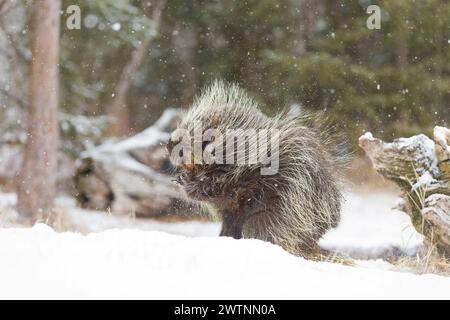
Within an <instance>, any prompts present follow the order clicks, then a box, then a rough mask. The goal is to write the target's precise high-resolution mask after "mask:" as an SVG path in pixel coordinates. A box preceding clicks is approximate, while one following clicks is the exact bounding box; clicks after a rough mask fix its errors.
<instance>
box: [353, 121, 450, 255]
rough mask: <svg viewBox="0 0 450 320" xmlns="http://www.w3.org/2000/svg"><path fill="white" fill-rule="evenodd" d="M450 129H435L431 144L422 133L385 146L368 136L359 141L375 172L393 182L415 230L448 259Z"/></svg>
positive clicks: (449, 236)
mask: <svg viewBox="0 0 450 320" xmlns="http://www.w3.org/2000/svg"><path fill="white" fill-rule="evenodd" d="M449 144H450V130H449V129H447V128H443V127H436V128H435V129H434V141H433V140H431V139H430V138H428V137H427V136H425V135H423V134H421V135H417V136H413V137H411V138H400V139H396V140H394V141H393V142H390V143H386V142H383V141H382V140H380V139H376V138H374V137H373V136H372V134H371V133H366V134H365V135H363V136H362V137H360V138H359V146H360V147H361V148H362V149H364V151H365V152H366V154H367V155H368V157H369V158H370V159H371V161H372V164H373V166H374V168H375V170H376V171H377V172H379V173H380V174H381V175H383V176H384V177H386V178H387V179H389V180H391V181H393V182H395V183H396V184H397V185H398V186H400V188H401V189H402V191H403V192H404V197H405V200H406V205H405V206H404V210H405V211H406V212H407V213H408V214H409V215H410V216H411V220H412V222H413V225H414V227H415V228H416V230H417V231H418V232H421V233H422V234H424V235H425V237H426V238H427V240H428V241H429V242H430V243H432V244H434V245H436V247H437V248H438V250H439V251H440V252H442V253H444V254H446V255H448V256H450V170H449V167H450V147H449Z"/></svg>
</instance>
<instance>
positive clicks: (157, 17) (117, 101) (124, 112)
mask: <svg viewBox="0 0 450 320" xmlns="http://www.w3.org/2000/svg"><path fill="white" fill-rule="evenodd" d="M164 6H165V0H160V1H159V2H158V3H157V4H156V7H155V8H154V9H153V14H152V20H153V24H154V28H155V31H156V32H152V33H148V34H147V36H146V37H145V38H144V40H143V41H142V43H141V44H140V45H139V46H138V47H137V48H136V49H135V50H134V51H133V53H132V54H131V58H130V60H129V61H128V62H127V64H126V65H125V67H124V68H123V71H122V74H121V76H120V79H119V82H118V83H117V85H116V87H115V89H114V97H113V100H112V101H111V102H110V104H109V106H108V109H107V114H108V116H110V117H111V118H112V119H113V122H112V123H111V125H110V126H109V128H108V134H109V135H111V136H127V135H130V134H131V133H132V132H130V114H129V110H128V105H127V94H128V91H129V89H130V87H131V81H132V80H133V75H134V74H135V73H136V71H137V69H138V68H139V66H140V65H141V64H142V61H143V60H144V58H145V54H146V52H147V50H148V47H149V46H150V44H151V43H152V40H153V39H154V38H155V36H156V35H157V31H158V29H159V25H160V23H161V13H162V10H163V9H164Z"/></svg>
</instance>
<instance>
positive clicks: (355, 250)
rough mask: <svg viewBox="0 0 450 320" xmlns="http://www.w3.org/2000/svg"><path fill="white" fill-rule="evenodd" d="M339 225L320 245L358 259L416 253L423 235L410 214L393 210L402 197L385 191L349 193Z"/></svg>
mask: <svg viewBox="0 0 450 320" xmlns="http://www.w3.org/2000/svg"><path fill="white" fill-rule="evenodd" d="M345 198H346V201H345V204H344V207H343V210H342V215H341V221H340V223H339V225H338V227H337V228H336V229H334V230H331V231H330V232H328V233H327V234H326V235H325V236H324V237H323V238H322V239H321V241H320V245H321V246H322V247H323V248H325V249H328V250H331V251H337V252H341V253H345V254H348V255H350V256H352V257H354V258H360V259H374V258H379V257H387V256H391V255H401V254H407V255H414V254H415V253H417V252H418V250H419V249H420V248H421V246H422V243H423V237H422V236H421V235H420V234H419V233H417V231H416V230H415V229H414V227H413V225H412V223H411V219H410V218H409V216H408V215H407V214H406V213H404V212H401V211H399V210H395V209H392V206H393V205H394V203H395V202H396V201H398V199H399V198H398V197H396V196H395V195H389V194H385V193H373V194H365V195H361V194H356V193H348V194H346V196H345Z"/></svg>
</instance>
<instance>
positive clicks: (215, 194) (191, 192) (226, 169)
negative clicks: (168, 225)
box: [167, 133, 251, 205]
mask: <svg viewBox="0 0 450 320" xmlns="http://www.w3.org/2000/svg"><path fill="white" fill-rule="evenodd" d="M174 136H175V137H174ZM180 145H183V142H182V141H181V139H178V137H176V133H175V135H172V137H171V139H170V140H169V142H168V144H167V149H168V151H169V154H172V152H174V147H176V146H180ZM208 145H209V143H208V142H203V143H202V146H201V151H202V153H203V152H204V150H205V149H206V148H208ZM186 150H188V151H186ZM199 150H200V149H199ZM191 151H192V150H191ZM176 152H178V151H176ZM183 152H189V147H188V148H185V149H184V150H183V149H182V150H180V151H179V155H180V156H181V157H183V156H185V154H183ZM192 159H193V157H192ZM171 160H172V157H171ZM192 162H193V161H192ZM192 162H183V161H181V162H176V161H173V160H172V163H173V164H174V165H175V166H176V167H177V169H178V175H177V177H176V181H177V182H178V183H179V184H180V185H181V186H182V187H183V189H184V190H185V192H186V194H187V195H188V196H189V197H190V198H192V199H194V200H199V201H207V202H211V203H215V204H219V205H221V204H224V205H225V203H228V202H229V201H234V200H236V199H237V198H238V197H239V196H240V195H242V193H243V192H244V190H248V189H247V187H248V184H249V183H250V181H251V177H250V176H246V177H244V176H241V177H239V179H237V180H236V179H233V178H234V176H233V175H234V174H235V173H236V169H237V168H236V166H235V165H232V164H217V163H209V164H206V163H204V162H202V163H201V164H200V163H198V164H194V163H192ZM241 181H243V183H242V182H241ZM244 185H245V186H244Z"/></svg>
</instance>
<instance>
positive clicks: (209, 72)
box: [0, 0, 450, 146]
mask: <svg viewBox="0 0 450 320" xmlns="http://www.w3.org/2000/svg"><path fill="white" fill-rule="evenodd" d="M159 1H160V0H152V1H137V0H136V1H134V0H101V1H100V0H93V1H86V0H78V1H75V0H64V1H63V5H62V14H61V19H62V24H61V25H62V30H61V61H60V73H61V94H60V109H61V111H62V112H64V115H65V117H64V116H63V118H64V119H63V120H62V122H61V123H65V124H66V125H65V126H66V128H67V126H68V123H70V121H69V120H68V119H70V116H75V117H78V118H76V119H78V120H79V119H80V118H79V117H82V116H86V117H95V116H101V115H110V116H111V115H112V116H114V115H117V114H120V113H117V112H111V110H116V111H117V110H119V111H124V112H123V114H122V115H121V116H118V117H117V118H116V119H111V121H116V122H115V123H116V124H117V125H118V126H119V127H120V126H122V128H121V129H119V130H118V131H117V130H113V134H119V135H123V134H131V133H133V132H137V131H140V130H142V129H143V128H145V127H147V126H148V125H150V124H151V123H152V122H153V121H154V120H156V119H157V118H158V117H159V116H160V115H161V113H162V112H163V110H165V109H166V108H168V107H187V106H188V105H189V104H190V103H191V101H192V99H193V97H194V95H195V94H196V93H198V91H199V89H200V88H201V87H202V86H204V85H205V84H207V83H208V82H210V81H211V80H212V79H215V78H224V79H226V80H229V81H235V82H238V83H239V84H241V85H242V86H243V87H245V88H246V89H247V90H248V91H249V92H250V93H251V94H252V95H254V96H255V97H256V98H257V100H258V101H259V102H260V103H261V105H262V108H263V109H264V110H265V111H266V112H267V113H269V114H274V113H276V112H278V111H280V110H281V109H283V108H285V107H289V106H290V105H293V104H296V105H300V106H301V107H302V108H304V109H305V110H326V111H327V114H329V115H330V117H331V118H333V120H334V121H335V122H336V123H337V124H338V126H339V128H341V129H342V131H343V132H344V133H345V134H346V135H347V136H348V137H349V139H350V140H351V141H352V142H354V141H355V140H356V139H355V138H356V137H357V136H358V135H360V134H361V133H362V132H364V131H366V130H370V131H373V132H375V133H376V134H377V136H380V137H382V138H385V139H392V138H393V137H394V136H395V137H397V136H402V135H411V134H415V133H418V132H425V133H429V134H430V133H431V129H432V127H433V126H434V125H443V126H448V125H449V122H450V112H449V110H450V59H449V58H450V56H449V55H450V28H449V26H450V2H449V1H447V0H423V1H411V0H393V1H375V0H359V1H339V0H338V1H335V0H278V1H275V0H246V1H244V0H239V1H237V0H236V1H232V0H223V1H216V0H192V1H183V0H167V1H165V2H164V6H163V8H162V9H161V12H162V13H161V20H160V21H159V22H158V21H157V19H155V16H154V15H153V13H154V10H155V8H157V7H158V6H160V4H159V3H160V2H159ZM31 2H32V1H25V0H24V1H13V0H0V132H1V134H0V141H2V142H5V141H19V142H20V141H22V142H23V140H24V136H23V132H24V125H25V123H26V122H25V115H26V112H25V111H26V110H27V108H28V107H29V97H28V86H29V63H30V59H31V53H30V39H29V33H30V24H29V16H30V12H31V11H30V10H31ZM74 4H75V5H79V6H80V8H81V17H82V23H81V29H80V30H69V29H67V28H66V27H65V19H67V17H68V14H67V13H65V10H66V8H67V7H68V6H69V5H74ZM370 4H377V5H379V6H380V7H381V10H382V22H381V30H369V29H367V27H366V20H367V18H368V16H369V15H368V14H367V13H366V11H365V9H366V7H367V6H368V5H370ZM148 39H151V41H148ZM139 48H144V49H145V50H143V51H144V52H143V56H142V59H141V61H138V62H139V63H137V64H134V65H133V61H132V59H133V56H135V53H136V52H137V51H138V50H139ZM130 63H131V65H133V68H132V72H131V74H132V75H131V77H129V78H127V79H126V80H127V81H128V83H127V86H126V87H125V88H126V90H125V91H126V93H127V94H126V98H125V101H120V99H122V96H121V93H120V90H119V89H118V88H120V83H121V81H123V79H124V74H126V72H127V69H126V68H127V65H128V66H130ZM121 79H122V80H121ZM117 106H119V107H117ZM68 121H69V122H68ZM124 126H125V127H126V128H127V130H124V129H123V127H124ZM69 127H72V128H76V127H77V126H76V125H69ZM102 130H103V129H102ZM97 133H98V132H97ZM66 134H67V135H66ZM75 138H76V139H78V138H81V139H83V141H85V140H89V136H86V135H83V134H81V135H80V134H78V133H77V131H76V130H75V131H74V130H69V131H67V130H66V131H64V132H63V133H62V139H63V141H72V140H73V139H75ZM62 145H63V146H64V145H67V144H65V143H63V144H62ZM77 145H80V143H78V144H77Z"/></svg>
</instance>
